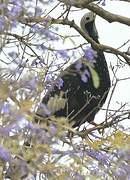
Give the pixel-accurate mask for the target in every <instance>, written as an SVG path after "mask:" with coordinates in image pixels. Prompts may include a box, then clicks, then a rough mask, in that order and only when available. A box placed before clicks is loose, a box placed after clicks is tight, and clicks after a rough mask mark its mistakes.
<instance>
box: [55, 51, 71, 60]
mask: <svg viewBox="0 0 130 180" xmlns="http://www.w3.org/2000/svg"><path fill="white" fill-rule="evenodd" d="M57 55H60V56H61V57H62V58H64V59H68V58H69V55H68V51H67V50H58V51H57Z"/></svg>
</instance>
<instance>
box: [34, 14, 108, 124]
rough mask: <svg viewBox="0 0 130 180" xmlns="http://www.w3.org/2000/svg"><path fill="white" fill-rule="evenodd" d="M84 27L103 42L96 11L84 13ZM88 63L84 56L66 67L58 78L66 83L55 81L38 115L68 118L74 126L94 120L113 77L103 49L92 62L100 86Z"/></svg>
mask: <svg viewBox="0 0 130 180" xmlns="http://www.w3.org/2000/svg"><path fill="white" fill-rule="evenodd" d="M81 28H82V29H83V30H84V31H85V32H86V33H87V34H88V35H89V36H90V37H91V38H92V39H93V40H94V41H95V42H97V43H99V41H98V33H97V30H96V27H95V16H94V14H93V13H91V12H90V13H87V14H85V15H84V16H83V18H82V19H81ZM92 48H93V47H92ZM85 62H86V59H85V56H83V57H81V58H80V59H79V60H77V61H76V62H75V63H73V64H72V65H70V66H69V67H68V68H66V69H65V70H64V72H63V73H62V74H61V75H60V76H59V77H58V79H59V78H61V79H62V80H63V85H62V86H61V87H60V88H59V87H58V86H57V85H56V84H55V85H54V87H52V89H51V90H50V91H48V92H47V94H46V95H45V96H44V97H43V100H42V104H43V106H41V107H39V108H38V110H37V114H38V115H40V116H43V117H47V116H51V115H55V116H56V117H62V116H63V117H67V118H68V119H69V122H72V124H73V125H72V127H80V125H82V124H83V123H85V122H86V121H87V122H93V120H94V117H95V115H96V113H97V112H98V111H99V109H100V107H102V105H103V104H104V102H105V100H106V97H107V94H108V91H109V88H110V77H109V72H108V67H107V63H106V59H105V56H104V54H103V52H102V51H97V55H96V56H95V61H94V62H93V65H92V68H93V69H94V71H96V73H97V74H98V78H97V79H99V85H98V86H97V87H96V86H95V85H94V81H93V78H92V73H91V71H90V68H89V65H88V63H85ZM77 64H80V66H81V67H80V70H77V68H76V65H77ZM84 72H86V73H84ZM87 72H88V73H87ZM83 73H84V76H86V79H87V82H85V81H84V80H83V79H82V78H81V75H83ZM58 99H59V100H58ZM54 102H55V103H54ZM58 103H59V105H58ZM52 106H55V107H52ZM42 108H43V109H42ZM48 112H49V113H48Z"/></svg>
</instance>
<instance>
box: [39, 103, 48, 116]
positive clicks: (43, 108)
mask: <svg viewBox="0 0 130 180" xmlns="http://www.w3.org/2000/svg"><path fill="white" fill-rule="evenodd" d="M37 114H39V115H41V116H43V117H46V116H50V115H51V112H50V110H49V108H48V107H47V105H46V104H43V103H41V104H40V105H39V107H38V110H37Z"/></svg>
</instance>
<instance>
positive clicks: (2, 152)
mask: <svg viewBox="0 0 130 180" xmlns="http://www.w3.org/2000/svg"><path fill="white" fill-rule="evenodd" d="M0 159H1V160H3V161H6V162H10V161H11V159H12V158H11V154H10V152H9V151H8V150H7V149H5V148H4V147H2V146H1V145H0Z"/></svg>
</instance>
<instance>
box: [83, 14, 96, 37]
mask: <svg viewBox="0 0 130 180" xmlns="http://www.w3.org/2000/svg"><path fill="white" fill-rule="evenodd" d="M95 17H96V15H95V14H94V13H93V12H88V13H86V14H85V15H84V16H83V17H82V19H81V21H80V26H81V28H82V30H83V31H84V32H87V33H88V34H89V36H90V37H91V38H92V39H93V40H97V39H98V32H97V29H96V26H95Z"/></svg>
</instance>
